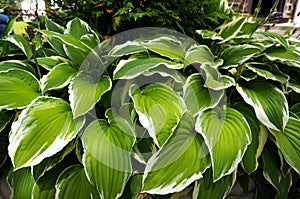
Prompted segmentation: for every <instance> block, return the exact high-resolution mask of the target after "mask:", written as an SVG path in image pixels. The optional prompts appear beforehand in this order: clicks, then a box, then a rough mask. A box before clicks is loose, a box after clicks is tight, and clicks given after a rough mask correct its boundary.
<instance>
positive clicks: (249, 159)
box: [234, 103, 268, 174]
mask: <svg viewBox="0 0 300 199" xmlns="http://www.w3.org/2000/svg"><path fill="white" fill-rule="evenodd" d="M234 108H235V109H236V110H238V111H239V112H240V113H242V114H243V115H244V116H245V118H246V120H247V122H248V124H249V126H250V129H251V135H252V141H251V144H250V145H249V146H248V148H247V151H246V153H245V155H244V157H243V161H242V165H243V168H244V170H245V171H246V172H247V173H248V174H250V173H252V172H254V171H255V170H256V169H257V167H258V158H259V157H260V155H261V152H262V150H263V149H264V146H265V143H266V141H267V138H268V130H267V128H266V127H265V126H264V125H262V124H260V122H259V121H258V119H257V118H256V115H255V112H254V110H253V109H252V107H251V106H250V105H248V104H245V103H238V104H236V105H235V106H234Z"/></svg>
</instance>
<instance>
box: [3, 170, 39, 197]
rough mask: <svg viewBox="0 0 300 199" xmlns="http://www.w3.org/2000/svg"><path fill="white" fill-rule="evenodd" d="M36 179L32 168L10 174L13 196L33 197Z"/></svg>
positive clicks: (9, 180)
mask: <svg viewBox="0 0 300 199" xmlns="http://www.w3.org/2000/svg"><path fill="white" fill-rule="evenodd" d="M34 183H35V181H34V179H33V176H32V175H31V173H30V168H23V169H19V170H17V171H14V172H12V170H11V171H10V173H9V174H8V184H9V186H10V187H12V195H11V198H31V193H32V188H33V186H34Z"/></svg>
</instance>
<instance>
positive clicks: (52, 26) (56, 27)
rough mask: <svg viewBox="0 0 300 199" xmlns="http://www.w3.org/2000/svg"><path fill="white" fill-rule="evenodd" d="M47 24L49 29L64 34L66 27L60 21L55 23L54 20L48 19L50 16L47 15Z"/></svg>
mask: <svg viewBox="0 0 300 199" xmlns="http://www.w3.org/2000/svg"><path fill="white" fill-rule="evenodd" d="M45 26H46V28H47V30H50V31H54V32H57V33H61V34H63V33H64V30H65V28H64V27H62V26H61V25H59V24H58V23H55V22H54V21H52V20H50V19H48V17H46V20H45Z"/></svg>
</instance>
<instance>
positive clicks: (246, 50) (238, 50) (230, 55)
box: [221, 44, 261, 69]
mask: <svg viewBox="0 0 300 199" xmlns="http://www.w3.org/2000/svg"><path fill="white" fill-rule="evenodd" d="M260 52H261V49H260V48H258V47H256V46H253V45H250V44H244V45H235V46H231V47H229V48H226V49H225V50H224V51H223V53H222V55H221V58H222V59H223V60H224V63H223V66H221V68H224V69H228V68H231V67H237V66H238V65H242V64H243V63H245V62H246V61H248V60H250V59H251V58H252V57H254V56H256V55H257V54H259V53H260Z"/></svg>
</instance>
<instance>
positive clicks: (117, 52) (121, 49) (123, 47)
mask: <svg viewBox="0 0 300 199" xmlns="http://www.w3.org/2000/svg"><path fill="white" fill-rule="evenodd" d="M142 52H147V49H146V48H145V47H143V46H141V45H140V44H139V43H138V42H133V41H127V42H125V43H124V44H120V45H116V46H114V47H113V48H112V49H111V50H110V51H109V53H108V55H109V56H113V57H122V56H125V55H131V54H134V53H142Z"/></svg>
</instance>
